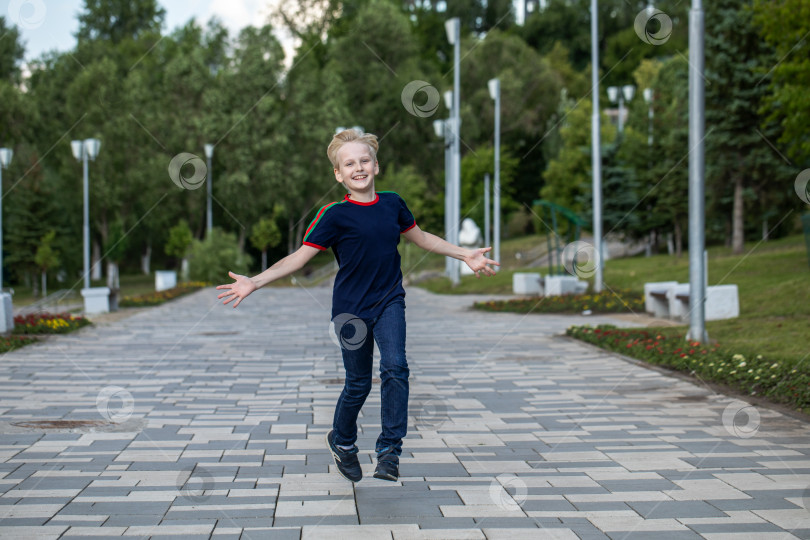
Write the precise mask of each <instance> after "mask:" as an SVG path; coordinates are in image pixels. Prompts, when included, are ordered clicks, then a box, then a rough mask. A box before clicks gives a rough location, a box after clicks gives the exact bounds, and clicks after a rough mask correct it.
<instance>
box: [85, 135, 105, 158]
mask: <svg viewBox="0 0 810 540" xmlns="http://www.w3.org/2000/svg"><path fill="white" fill-rule="evenodd" d="M100 148H101V141H100V140H98V139H85V140H84V151H85V152H87V157H89V158H90V160H91V161H95V160H96V157H97V156H98V151H99V149H100Z"/></svg>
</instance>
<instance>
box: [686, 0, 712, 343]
mask: <svg viewBox="0 0 810 540" xmlns="http://www.w3.org/2000/svg"><path fill="white" fill-rule="evenodd" d="M703 31H704V20H703V2H702V1H701V0H692V9H691V11H690V12H689V65H690V66H691V69H690V70H689V148H691V149H692V150H691V152H689V338H688V339H690V340H694V341H700V342H702V343H706V342H707V341H708V339H709V336H708V334H707V333H706V317H705V315H706V312H705V309H706V306H705V305H704V300H705V298H706V290H705V287H706V278H705V276H706V268H705V266H704V265H705V260H704V256H703V249H704V246H705V240H706V238H705V236H704V235H705V232H704V227H705V223H706V215H705V211H706V200H705V194H706V192H705V185H704V179H703V175H704V172H705V161H704V160H705V155H704V142H703V132H704V129H705V127H706V126H705V119H704V116H703V113H704V100H705V90H706V89H705V83H704V79H703V67H704V52H703Z"/></svg>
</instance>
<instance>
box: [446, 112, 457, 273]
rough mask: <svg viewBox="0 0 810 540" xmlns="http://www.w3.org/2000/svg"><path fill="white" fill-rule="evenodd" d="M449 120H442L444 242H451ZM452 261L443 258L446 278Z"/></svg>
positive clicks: (451, 189)
mask: <svg viewBox="0 0 810 540" xmlns="http://www.w3.org/2000/svg"><path fill="white" fill-rule="evenodd" d="M450 116H451V118H448V119H447V120H444V121H443V122H444V230H445V233H444V234H445V240H447V241H448V242H450V243H452V242H453V208H455V205H453V164H452V160H453V138H452V134H451V133H450V123H451V122H452V112H451V113H450ZM452 261H453V259H451V258H450V257H445V258H444V273H445V274H446V275H447V277H451V276H452V272H453V265H452Z"/></svg>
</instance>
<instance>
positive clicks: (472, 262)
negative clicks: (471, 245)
mask: <svg viewBox="0 0 810 540" xmlns="http://www.w3.org/2000/svg"><path fill="white" fill-rule="evenodd" d="M491 249H492V248H491V247H485V248H478V249H473V250H472V251H471V252H470V254H469V255H467V256H466V257H465V258H464V262H465V263H467V266H469V267H470V270H472V271H473V272H475V277H481V276H479V275H478V272H481V273H482V274H484V275H485V276H494V275H495V270H494V269H492V268H490V267H489V266H487V265H488V264H494V265H495V266H500V265H501V263H499V262H497V261H493V260H492V259H488V258H487V257H486V256H485V255H484V254H485V253H486V252H488V251H490V250H491Z"/></svg>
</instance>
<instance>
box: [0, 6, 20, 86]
mask: <svg viewBox="0 0 810 540" xmlns="http://www.w3.org/2000/svg"><path fill="white" fill-rule="evenodd" d="M24 55H25V47H24V46H23V44H22V43H21V42H20V30H19V29H18V28H17V27H16V26H13V25H10V24H9V23H8V21H7V20H6V18H5V17H4V16H0V80H2V81H6V82H12V83H18V82H19V81H20V66H19V64H20V62H21V61H22V59H23V56H24Z"/></svg>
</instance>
